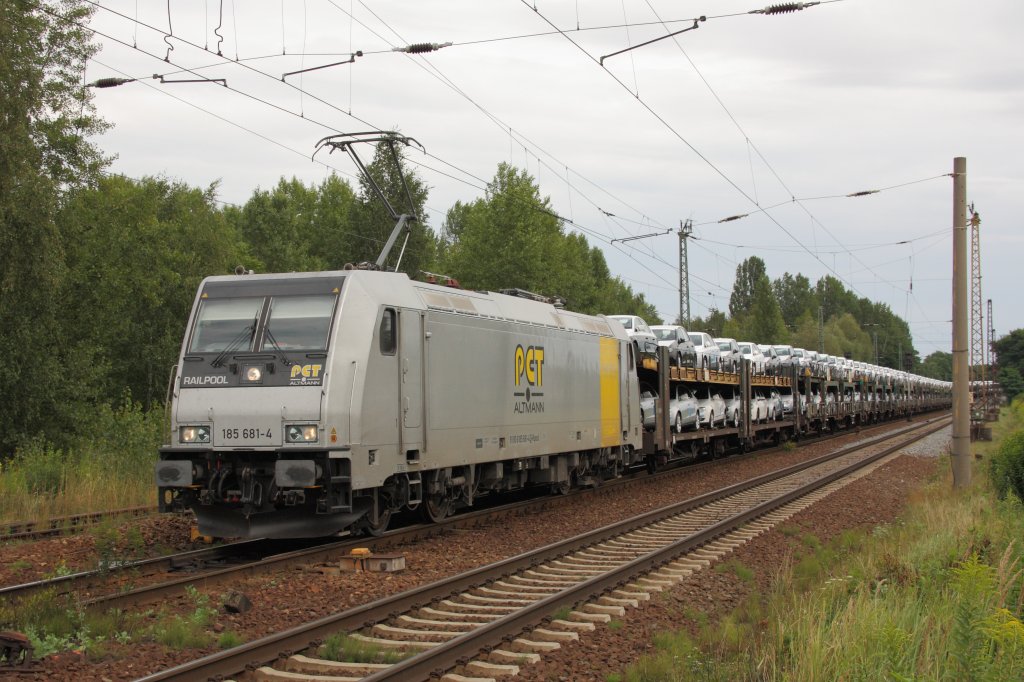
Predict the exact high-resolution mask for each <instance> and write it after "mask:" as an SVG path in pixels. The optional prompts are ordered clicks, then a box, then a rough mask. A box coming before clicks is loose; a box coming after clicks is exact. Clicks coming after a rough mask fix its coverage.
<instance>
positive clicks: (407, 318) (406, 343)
mask: <svg viewBox="0 0 1024 682" xmlns="http://www.w3.org/2000/svg"><path fill="white" fill-rule="evenodd" d="M423 342H424V337H423V313H422V312H421V311H419V310H409V309H401V310H399V313H398V356H399V368H398V373H399V391H398V394H399V407H398V409H399V412H400V414H401V421H402V427H401V444H402V451H403V452H404V453H406V455H408V454H409V451H411V450H422V449H423V446H424V443H423V409H424V402H423V374H424V372H423V369H424V368H423V362H424V353H423Z"/></svg>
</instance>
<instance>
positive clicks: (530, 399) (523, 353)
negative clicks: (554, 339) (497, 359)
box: [512, 344, 544, 414]
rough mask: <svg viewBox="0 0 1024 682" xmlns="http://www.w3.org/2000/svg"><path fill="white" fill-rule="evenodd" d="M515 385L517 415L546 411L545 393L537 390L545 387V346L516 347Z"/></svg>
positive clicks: (515, 410) (514, 394)
mask: <svg viewBox="0 0 1024 682" xmlns="http://www.w3.org/2000/svg"><path fill="white" fill-rule="evenodd" d="M515 385H516V389H517V390H516V391H514V392H513V393H512V395H513V396H514V397H515V398H516V402H515V407H514V409H513V411H514V412H515V413H516V414H530V413H540V412H543V411H544V401H543V400H537V398H543V397H544V393H543V392H541V391H538V390H537V389H539V388H542V387H543V386H544V346H526V347H525V348H524V347H523V345H522V344H519V345H517V346H516V353H515Z"/></svg>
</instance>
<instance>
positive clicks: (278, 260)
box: [227, 178, 326, 272]
mask: <svg viewBox="0 0 1024 682" xmlns="http://www.w3.org/2000/svg"><path fill="white" fill-rule="evenodd" d="M317 202H318V197H317V191H316V189H315V188H313V187H307V186H306V185H304V184H303V183H302V182H300V181H299V180H297V179H296V178H292V179H291V180H285V179H284V178H281V180H280V181H279V182H278V183H277V186H276V187H275V188H274V189H272V190H270V191H266V190H261V189H257V190H256V191H255V192H253V195H252V196H251V197H250V198H249V200H248V201H246V202H245V205H243V206H242V207H241V209H234V208H229V209H228V210H227V215H228V217H229V219H230V220H231V222H232V223H233V224H234V225H235V226H236V228H237V229H238V230H239V231H240V232H241V234H242V236H243V237H244V238H245V240H246V241H247V242H248V243H249V245H250V246H251V248H252V254H253V256H254V257H255V259H256V260H255V262H254V263H251V264H249V263H246V264H245V265H246V266H250V265H251V266H252V268H253V269H256V270H266V271H268V272H310V271H315V270H323V269H326V262H325V261H324V260H323V259H322V258H319V257H317V256H316V255H314V253H313V249H314V247H315V240H314V239H313V236H314V232H315V228H314V226H315V225H316V223H317Z"/></svg>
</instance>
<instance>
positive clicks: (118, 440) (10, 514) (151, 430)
mask: <svg viewBox="0 0 1024 682" xmlns="http://www.w3.org/2000/svg"><path fill="white" fill-rule="evenodd" d="M161 425H162V413H161V412H160V411H159V410H153V411H151V412H148V413H147V412H144V411H143V410H142V408H141V406H140V405H138V404H136V403H132V402H130V401H126V402H125V404H124V405H122V406H121V407H119V408H116V409H114V408H111V407H109V406H107V405H101V406H98V407H97V408H96V412H95V415H94V419H93V420H92V423H91V425H90V426H89V428H88V432H87V433H85V434H84V435H82V436H81V437H80V438H79V440H78V442H77V443H76V444H75V445H74V446H73V447H71V448H68V449H67V450H59V449H56V448H55V447H53V445H51V444H50V443H48V442H46V441H45V440H44V439H42V438H38V439H35V440H32V441H29V442H27V443H26V444H25V445H24V446H22V447H20V448H19V449H18V450H17V451H16V452H15V453H14V455H13V456H12V457H10V458H9V459H7V460H6V461H0V522H11V521H27V520H36V521H39V520H45V519H49V518H54V517H59V516H67V515H69V514H79V513H84V512H92V511H105V510H108V509H119V508H122V507H134V506H141V505H148V504H155V502H156V489H155V485H154V483H153V464H154V463H155V462H156V459H157V448H158V447H159V445H160V441H161Z"/></svg>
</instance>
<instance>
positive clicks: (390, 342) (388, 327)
mask: <svg viewBox="0 0 1024 682" xmlns="http://www.w3.org/2000/svg"><path fill="white" fill-rule="evenodd" d="M397 317H398V315H397V314H396V313H395V309H394V308H385V309H384V314H383V315H382V316H381V318H380V352H381V354H382V355H394V354H395V349H396V348H397V346H398V336H397V334H396V328H397V325H396V322H397Z"/></svg>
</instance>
